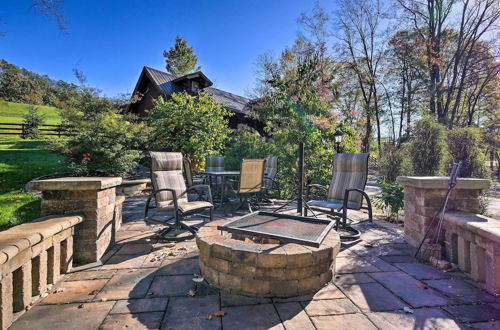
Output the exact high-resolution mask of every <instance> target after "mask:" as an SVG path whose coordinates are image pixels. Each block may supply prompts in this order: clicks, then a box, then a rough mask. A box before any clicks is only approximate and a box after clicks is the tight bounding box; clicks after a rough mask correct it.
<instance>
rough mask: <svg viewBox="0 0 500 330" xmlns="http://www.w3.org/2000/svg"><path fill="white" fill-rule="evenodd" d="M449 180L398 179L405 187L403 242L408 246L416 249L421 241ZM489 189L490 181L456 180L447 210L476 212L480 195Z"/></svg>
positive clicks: (436, 210)
mask: <svg viewBox="0 0 500 330" xmlns="http://www.w3.org/2000/svg"><path fill="white" fill-rule="evenodd" d="M448 180H449V178H448V177H407V176H400V177H398V178H397V181H398V182H399V183H400V184H401V185H403V187H404V202H405V206H404V227H405V239H406V241H407V242H408V243H409V244H410V245H412V246H414V247H417V246H418V245H419V244H420V242H421V241H422V240H423V238H424V235H425V232H426V230H427V228H428V227H429V225H430V223H431V221H432V218H433V217H434V215H435V214H436V213H437V212H438V211H439V209H440V208H441V206H442V204H443V201H444V197H445V195H446V192H447V191H448ZM489 186H490V181H489V180H486V179H473V178H459V179H458V180H457V185H456V187H455V189H454V190H453V192H452V194H451V196H450V199H449V201H448V206H447V210H460V211H464V212H471V213H478V212H479V194H480V193H481V191H482V190H483V189H487V188H489ZM435 224H437V220H436V221H435ZM431 230H432V229H431Z"/></svg>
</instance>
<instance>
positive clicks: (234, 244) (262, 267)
mask: <svg viewBox="0 0 500 330" xmlns="http://www.w3.org/2000/svg"><path fill="white" fill-rule="evenodd" d="M225 222H227V221H225V220H222V221H213V222H211V223H209V224H207V225H205V226H203V227H202V228H200V230H199V231H198V234H197V238H196V244H197V245H198V248H199V250H200V268H201V272H202V275H203V277H204V278H205V279H206V280H207V281H208V282H209V283H210V284H211V285H213V286H215V287H217V288H219V289H221V290H223V291H226V292H230V293H233V294H240V295H246V296H258V297H293V296H297V295H302V294H307V293H311V292H315V291H317V290H319V289H320V288H321V287H323V286H324V285H325V284H326V283H328V282H329V281H330V280H331V279H332V276H333V273H332V268H333V269H334V267H332V266H333V265H334V263H335V257H336V256H337V253H338V252H339V249H340V237H339V235H338V234H337V232H335V231H334V230H332V231H331V232H330V233H329V234H328V236H327V237H326V238H325V240H324V241H323V244H321V246H320V247H319V248H314V247H309V246H304V245H299V244H294V243H289V244H259V243H248V242H244V241H242V240H239V239H234V238H232V237H231V234H229V233H227V232H221V231H220V230H217V226H218V225H221V224H224V223H225Z"/></svg>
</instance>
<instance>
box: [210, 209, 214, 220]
mask: <svg viewBox="0 0 500 330" xmlns="http://www.w3.org/2000/svg"><path fill="white" fill-rule="evenodd" d="M213 220H214V208H213V207H211V208H210V222H212V221H213Z"/></svg>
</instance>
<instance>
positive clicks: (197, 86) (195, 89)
mask: <svg viewBox="0 0 500 330" xmlns="http://www.w3.org/2000/svg"><path fill="white" fill-rule="evenodd" d="M199 89H200V84H199V83H198V82H197V81H191V92H192V93H198V90H199Z"/></svg>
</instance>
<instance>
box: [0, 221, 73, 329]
mask: <svg viewBox="0 0 500 330" xmlns="http://www.w3.org/2000/svg"><path fill="white" fill-rule="evenodd" d="M82 221H83V218H82V217H81V216H48V217H44V218H40V219H37V220H35V221H33V222H30V223H24V224H21V225H18V226H15V227H13V228H10V229H8V230H5V231H3V232H0V269H1V274H0V326H1V328H2V329H6V328H8V327H9V326H10V324H11V323H12V321H13V316H14V313H15V312H21V311H24V310H25V309H26V308H27V307H28V306H30V305H31V304H32V303H33V302H34V301H35V300H36V299H38V298H39V297H40V296H42V295H43V294H44V293H45V292H47V287H48V285H51V284H55V283H56V282H57V281H58V280H59V277H60V275H61V273H67V272H68V271H69V270H70V269H71V267H72V263H73V234H74V227H75V225H77V224H79V223H81V222H82Z"/></svg>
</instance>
